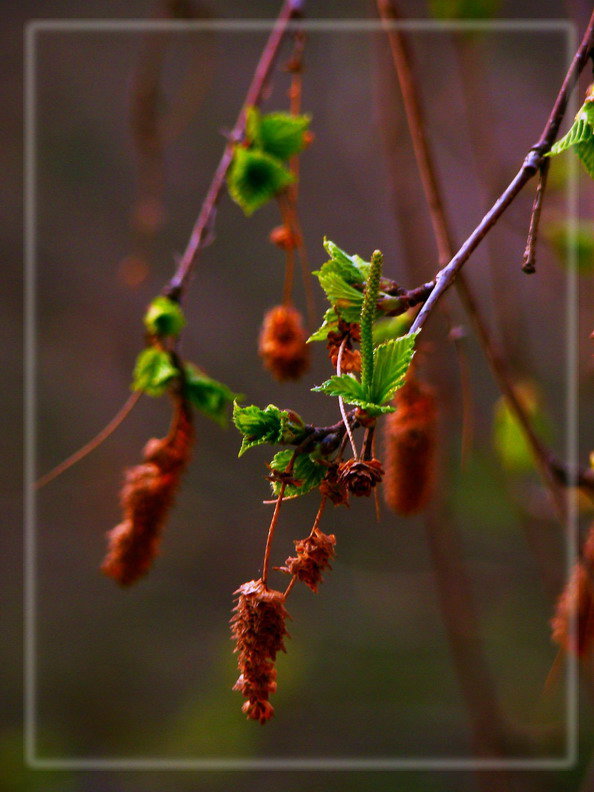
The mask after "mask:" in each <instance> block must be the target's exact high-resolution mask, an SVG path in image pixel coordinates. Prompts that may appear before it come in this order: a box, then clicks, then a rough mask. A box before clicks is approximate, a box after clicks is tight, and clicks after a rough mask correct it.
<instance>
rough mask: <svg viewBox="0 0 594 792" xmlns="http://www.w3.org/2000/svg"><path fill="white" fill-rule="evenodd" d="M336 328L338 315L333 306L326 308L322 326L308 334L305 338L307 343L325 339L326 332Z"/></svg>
mask: <svg viewBox="0 0 594 792" xmlns="http://www.w3.org/2000/svg"><path fill="white" fill-rule="evenodd" d="M336 330H338V316H337V315H336V311H335V310H334V308H328V310H327V311H326V313H325V314H324V321H323V323H322V326H321V327H320V328H319V329H318V330H316V332H315V333H312V334H311V335H310V337H309V338H308V339H307V343H308V344H309V342H310V341H325V340H326V339H327V338H328V333H330V332H335V331H336Z"/></svg>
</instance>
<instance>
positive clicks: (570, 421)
mask: <svg viewBox="0 0 594 792" xmlns="http://www.w3.org/2000/svg"><path fill="white" fill-rule="evenodd" d="M577 44H578V42H577V31H576V28H575V26H573V27H572V30H571V32H570V33H569V35H568V41H567V45H568V52H567V58H568V63H570V62H571V59H572V57H573V53H574V51H575V49H576V48H577ZM567 111H568V112H567V115H568V116H569V117H570V119H571V120H572V121H573V117H574V116H575V114H576V112H577V96H576V92H575V91H574V92H573V93H572V95H571V97H570V100H569V102H568V107H567ZM577 165H578V163H577V158H576V157H575V156H573V157H569V158H568V174H569V180H568V195H567V217H568V231H569V233H568V247H569V249H568V251H567V259H568V260H567V265H568V274H567V297H566V300H567V303H566V308H565V316H566V322H567V330H566V333H567V336H566V345H567V346H566V356H567V357H566V367H565V376H566V379H567V394H566V403H565V409H566V415H567V426H566V432H567V435H566V439H565V461H566V464H567V465H568V466H569V469H570V470H572V469H576V468H577V463H578V407H577V398H578V376H579V371H578V352H577V350H578V349H579V341H578V322H579V316H578V310H579V307H578V283H577V249H576V242H577V217H578V212H579V175H578V169H577ZM566 500H567V530H566V536H567V550H566V574H567V578H566V579H567V580H569V577H570V575H571V571H572V568H573V566H574V564H575V563H576V561H577V560H578V530H579V526H578V509H577V493H576V492H573V491H571V490H569V489H567V490H566ZM569 627H570V635H571V640H572V643H573V644H574V645H577V644H576V641H577V632H578V624H577V614H575V613H574V614H572V615H571V622H570V625H569ZM565 690H566V736H567V752H568V755H569V756H570V757H573V759H574V762H575V761H577V757H578V745H579V718H578V712H579V678H578V661H577V656H576V655H575V654H574V653H571V652H570V653H568V658H567V670H566V685H565Z"/></svg>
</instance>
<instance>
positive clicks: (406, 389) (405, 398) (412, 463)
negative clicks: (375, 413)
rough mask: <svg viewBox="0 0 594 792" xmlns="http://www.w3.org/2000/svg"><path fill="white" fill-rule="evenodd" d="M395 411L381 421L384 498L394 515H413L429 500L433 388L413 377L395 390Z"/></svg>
mask: <svg viewBox="0 0 594 792" xmlns="http://www.w3.org/2000/svg"><path fill="white" fill-rule="evenodd" d="M392 403H393V405H394V406H395V407H396V412H394V413H391V414H390V415H388V417H387V420H386V424H385V430H384V431H385V434H384V440H385V459H386V480H385V486H384V500H385V501H386V504H387V506H389V508H390V509H392V510H393V511H395V512H397V513H398V514H415V513H416V512H419V511H421V510H422V509H424V508H425V506H426V505H427V503H428V502H429V500H430V498H431V495H432V492H433V484H434V477H435V446H436V435H437V408H436V404H435V397H434V396H433V391H432V390H431V389H430V388H428V387H427V386H425V385H423V384H422V383H420V382H419V381H418V380H416V379H415V378H414V377H408V379H407V381H406V383H405V384H404V385H403V386H402V388H400V389H399V390H397V391H396V394H395V396H394V400H393V402H392Z"/></svg>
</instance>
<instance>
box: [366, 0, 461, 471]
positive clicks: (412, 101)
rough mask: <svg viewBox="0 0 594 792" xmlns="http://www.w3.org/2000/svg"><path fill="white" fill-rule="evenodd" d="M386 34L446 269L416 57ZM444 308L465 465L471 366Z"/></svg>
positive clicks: (387, 12) (390, 13)
mask: <svg viewBox="0 0 594 792" xmlns="http://www.w3.org/2000/svg"><path fill="white" fill-rule="evenodd" d="M377 5H378V11H379V14H380V17H381V19H382V20H383V21H393V20H397V19H398V18H399V14H398V11H397V8H396V5H395V4H394V3H391V2H390V1H389V0H378V3H377ZM386 33H387V35H388V43H389V46H390V52H391V55H392V60H393V62H394V69H395V71H396V75H397V78H398V84H399V86H400V90H401V92H402V98H403V104H404V112H405V114H406V120H407V123H408V129H409V132H410V136H411V140H412V144H413V151H414V155H415V160H416V162H417V167H418V171H419V176H420V178H421V183H422V185H423V192H424V194H425V200H426V201H427V204H428V206H429V218H430V221H431V226H432V228H433V235H434V238H435V242H436V246H437V256H438V261H439V265H440V266H445V264H447V262H448V261H449V260H450V258H451V257H452V254H453V249H454V246H453V243H452V237H451V233H450V230H449V228H448V225H447V222H446V218H445V211H444V206H443V200H442V196H441V192H440V190H439V185H438V182H437V174H436V171H435V167H434V164H433V160H432V155H431V152H430V150H429V145H428V143H427V135H426V132H425V119H424V115H423V111H422V108H421V104H420V100H419V95H420V93H419V90H418V86H417V85H416V80H415V76H414V74H413V70H412V66H411V62H412V57H411V54H410V51H409V47H408V44H407V41H406V39H405V37H404V35H403V34H402V33H401V32H400V31H397V30H394V29H393V28H391V27H389V28H387V29H386ZM442 309H443V312H444V315H445V318H446V321H447V324H448V327H449V331H450V333H449V335H450V339H451V340H452V341H453V343H454V348H455V351H456V356H457V360H458V369H459V374H460V384H461V391H462V441H461V456H462V463H463V464H464V463H465V462H466V460H467V458H468V455H469V453H470V449H471V448H472V438H473V434H474V432H473V414H474V402H473V397H472V389H471V386H470V365H469V362H468V356H467V352H466V350H465V348H464V340H463V337H462V336H461V335H460V334H459V333H457V332H456V329H455V327H454V322H453V319H452V317H451V313H450V311H449V309H448V308H447V306H445V305H444V306H442Z"/></svg>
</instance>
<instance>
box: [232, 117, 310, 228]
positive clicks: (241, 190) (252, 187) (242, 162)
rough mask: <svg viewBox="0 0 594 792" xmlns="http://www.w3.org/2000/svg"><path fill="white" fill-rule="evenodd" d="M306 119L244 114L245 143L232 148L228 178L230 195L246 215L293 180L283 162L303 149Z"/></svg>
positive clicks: (307, 119)
mask: <svg viewBox="0 0 594 792" xmlns="http://www.w3.org/2000/svg"><path fill="white" fill-rule="evenodd" d="M309 123H310V117H309V116H306V115H291V114H290V113H281V112H278V113H268V114H267V115H263V114H262V113H261V112H260V111H259V110H258V108H257V107H248V108H247V111H246V140H245V143H242V144H238V145H236V146H235V149H234V152H233V161H232V162H231V167H230V168H229V172H228V174H227V187H228V190H229V195H230V196H231V198H232V199H233V200H234V201H235V203H237V204H239V206H241V208H242V209H243V211H244V213H245V214H246V215H248V216H249V215H251V214H253V213H254V212H255V211H256V209H259V208H260V207H261V206H263V205H264V204H265V203H267V202H268V201H269V200H270V199H271V198H272V197H273V196H275V195H276V194H277V193H279V192H281V190H284V189H285V188H286V187H288V185H289V184H291V183H292V182H293V181H294V179H295V177H294V176H293V174H292V173H291V171H290V170H289V169H288V168H287V167H286V165H285V162H286V160H288V159H289V157H292V156H293V155H294V154H297V153H299V152H300V151H301V150H302V148H303V146H304V145H305V132H306V131H307V128H308V126H309Z"/></svg>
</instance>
